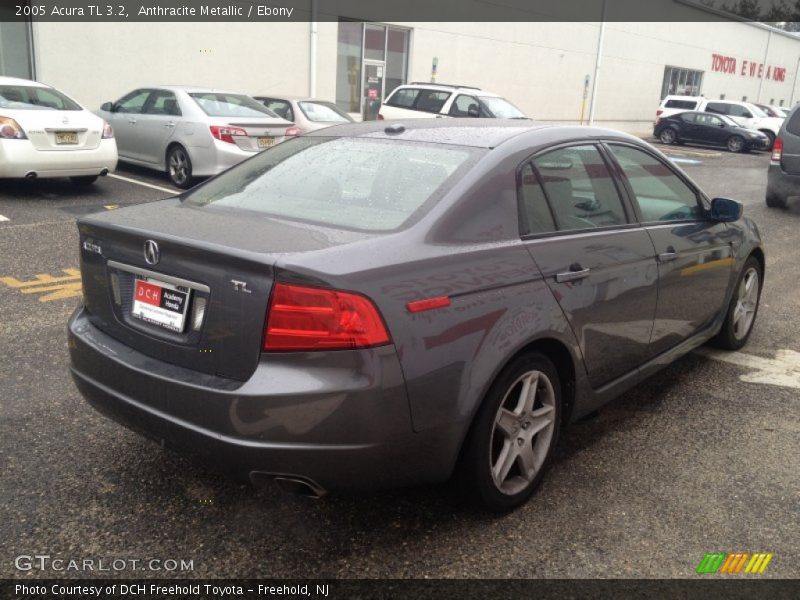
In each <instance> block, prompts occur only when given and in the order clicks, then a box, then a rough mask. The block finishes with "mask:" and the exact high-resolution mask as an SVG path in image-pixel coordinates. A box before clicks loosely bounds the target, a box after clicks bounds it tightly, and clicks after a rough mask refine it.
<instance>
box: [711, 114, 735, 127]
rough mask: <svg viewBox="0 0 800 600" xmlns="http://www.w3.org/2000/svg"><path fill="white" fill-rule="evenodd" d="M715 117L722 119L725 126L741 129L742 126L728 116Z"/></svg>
mask: <svg viewBox="0 0 800 600" xmlns="http://www.w3.org/2000/svg"><path fill="white" fill-rule="evenodd" d="M714 116H715V117H717V118H718V119H721V120H722V121H723V122H724V123H725V125H727V126H729V127H741V125H739V124H738V123H737V122H736V121H734V120H733V119H731V118H730V117H728V116H727V115H714Z"/></svg>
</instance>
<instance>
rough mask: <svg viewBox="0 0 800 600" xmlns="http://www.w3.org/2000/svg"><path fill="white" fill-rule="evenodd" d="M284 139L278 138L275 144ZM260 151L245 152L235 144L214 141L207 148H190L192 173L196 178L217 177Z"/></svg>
mask: <svg viewBox="0 0 800 600" xmlns="http://www.w3.org/2000/svg"><path fill="white" fill-rule="evenodd" d="M284 139H285V138H278V139H277V140H276V144H277V143H280V142H281V141H283V140H284ZM259 152H260V150H245V149H242V148H240V147H239V146H237V145H236V144H229V143H227V142H221V141H219V140H214V141H213V143H212V144H211V145H209V146H203V147H197V146H195V147H192V149H191V154H192V171H193V174H194V175H196V176H197V177H210V176H213V175H219V174H220V173H222V172H223V171H225V170H226V169H229V168H231V167H233V166H235V165H238V164H239V163H240V162H242V161H243V160H247V159H248V158H251V157H253V156H255V155H256V154H258V153H259Z"/></svg>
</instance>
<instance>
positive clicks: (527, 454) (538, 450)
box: [489, 371, 556, 495]
mask: <svg viewBox="0 0 800 600" xmlns="http://www.w3.org/2000/svg"><path fill="white" fill-rule="evenodd" d="M555 402H556V398H555V392H554V390H553V384H552V382H551V381H550V379H549V378H548V377H547V375H545V374H544V373H543V372H541V371H528V372H527V373H525V374H523V375H522V376H520V377H519V378H518V379H517V380H516V381H515V382H514V383H513V384H512V385H511V386H510V387H509V389H508V391H507V392H506V394H505V396H504V397H503V401H502V402H501V403H500V407H499V409H498V411H497V415H496V416H495V420H494V428H493V430H492V439H491V443H490V444H489V465H490V468H491V472H492V479H493V481H494V484H495V486H496V487H497V489H498V490H499V491H500V492H501V493H503V494H506V495H513V494H517V493H519V492H521V491H522V490H524V489H525V488H526V487H527V486H528V485H530V483H531V482H532V481H533V480H534V478H535V477H536V474H537V473H538V472H539V470H540V469H541V468H542V465H543V464H544V461H545V459H546V458H547V453H548V450H549V448H550V443H551V441H552V438H553V433H554V430H555V420H556V419H555V416H556V406H555Z"/></svg>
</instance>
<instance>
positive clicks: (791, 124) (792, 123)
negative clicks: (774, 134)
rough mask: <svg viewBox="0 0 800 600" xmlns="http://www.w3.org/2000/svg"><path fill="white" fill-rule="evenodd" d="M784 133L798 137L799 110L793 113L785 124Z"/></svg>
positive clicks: (799, 132)
mask: <svg viewBox="0 0 800 600" xmlns="http://www.w3.org/2000/svg"><path fill="white" fill-rule="evenodd" d="M786 131H788V132H789V133H791V134H792V135H800V108H798V109H797V110H796V111H794V114H793V115H792V116H791V117H789V120H788V121H787V122H786Z"/></svg>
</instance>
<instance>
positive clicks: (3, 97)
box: [0, 85, 83, 110]
mask: <svg viewBox="0 0 800 600" xmlns="http://www.w3.org/2000/svg"><path fill="white" fill-rule="evenodd" d="M0 108H8V109H10V110H11V109H13V110H83V109H82V108H81V107H80V106H78V105H77V104H76V103H75V102H73V101H72V100H70V99H69V98H67V97H66V96H65V95H64V94H62V93H61V92H58V91H56V90H54V89H53V88H43V87H35V86H32V85H0Z"/></svg>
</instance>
